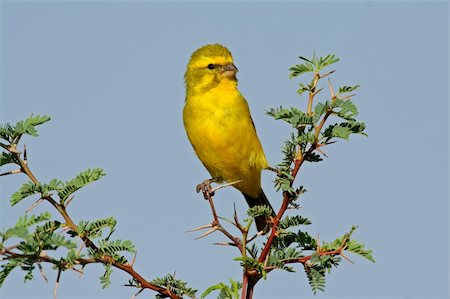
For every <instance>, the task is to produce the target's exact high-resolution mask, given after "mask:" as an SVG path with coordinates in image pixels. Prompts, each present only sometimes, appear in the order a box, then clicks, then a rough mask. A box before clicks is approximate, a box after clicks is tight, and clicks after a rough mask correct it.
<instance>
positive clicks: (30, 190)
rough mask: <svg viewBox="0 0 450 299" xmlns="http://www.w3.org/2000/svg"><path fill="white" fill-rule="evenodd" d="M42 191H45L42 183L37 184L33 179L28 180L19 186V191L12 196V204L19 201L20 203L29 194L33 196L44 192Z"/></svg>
mask: <svg viewBox="0 0 450 299" xmlns="http://www.w3.org/2000/svg"><path fill="white" fill-rule="evenodd" d="M42 191H43V188H42V186H41V185H40V184H39V185H35V184H34V183H33V182H32V181H28V182H26V183H24V184H23V185H22V186H21V187H20V188H19V191H17V192H15V193H14V194H13V195H12V196H11V200H10V202H11V206H14V205H16V204H17V203H19V202H20V201H21V200H23V199H25V198H27V197H28V196H31V195H33V194H39V193H42Z"/></svg>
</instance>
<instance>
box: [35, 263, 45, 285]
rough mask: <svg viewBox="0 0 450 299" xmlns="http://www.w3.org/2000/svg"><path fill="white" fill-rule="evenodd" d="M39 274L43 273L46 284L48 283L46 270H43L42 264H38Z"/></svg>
mask: <svg viewBox="0 0 450 299" xmlns="http://www.w3.org/2000/svg"><path fill="white" fill-rule="evenodd" d="M37 265H38V268H39V272H40V273H41V276H42V278H44V280H45V282H46V283H48V279H47V275H45V271H44V268H42V265H41V263H37Z"/></svg>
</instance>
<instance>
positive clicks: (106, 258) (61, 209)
mask: <svg viewBox="0 0 450 299" xmlns="http://www.w3.org/2000/svg"><path fill="white" fill-rule="evenodd" d="M7 150H8V151H9V152H11V153H13V154H15V156H16V159H17V162H18V164H19V166H20V169H21V171H22V172H23V173H25V174H26V175H27V176H28V178H29V179H30V180H31V181H32V182H33V183H34V184H35V185H39V181H38V179H37V178H36V177H35V175H34V174H33V172H32V171H31V170H30V168H29V167H28V163H27V161H25V160H23V159H22V158H21V156H20V152H19V151H17V150H16V149H15V148H14V147H12V146H8V147H7ZM42 199H43V200H46V201H48V202H49V203H50V204H51V205H52V206H53V207H54V208H55V209H56V210H57V211H58V212H59V213H60V215H61V216H62V217H63V218H64V221H65V225H66V226H67V227H68V228H69V229H71V230H72V231H74V232H76V231H78V227H77V225H76V224H75V222H74V221H73V220H72V218H71V217H70V216H69V214H68V213H67V211H66V207H65V206H64V205H62V204H59V203H58V202H57V201H55V200H54V199H53V198H52V196H51V195H47V196H44V197H43V198H42ZM79 237H80V238H81V239H82V240H83V242H84V244H86V246H87V247H89V248H91V249H93V250H97V249H98V248H97V246H96V245H95V244H94V242H92V240H91V239H90V238H89V237H87V236H85V235H79ZM10 254H11V255H9V257H12V256H13V255H14V256H17V254H12V253H10ZM38 260H42V261H44V262H52V260H51V259H50V258H48V257H46V256H42V257H39V258H38ZM78 262H79V264H81V265H85V264H88V263H103V264H111V265H112V266H113V267H115V268H117V269H120V270H122V271H124V272H126V273H128V274H129V275H131V276H132V277H133V278H134V279H136V280H137V281H138V282H139V283H140V284H141V285H142V287H143V288H145V289H151V290H153V291H156V292H158V293H159V294H160V295H162V296H165V297H170V298H172V299H182V298H181V297H180V296H178V295H176V294H173V293H172V292H171V291H170V290H169V289H166V288H163V287H160V286H157V285H155V284H152V283H151V282H149V281H147V280H146V279H145V278H144V277H142V276H141V275H140V274H139V273H137V272H136V271H135V270H134V269H133V268H132V267H131V266H130V265H127V264H122V263H118V262H116V261H115V260H114V259H113V258H112V257H111V256H103V257H102V258H100V259H84V260H78ZM53 264H56V265H60V263H59V262H58V263H56V261H55V262H53ZM60 272H61V268H60V270H59V272H58V280H57V284H56V286H55V294H54V295H55V296H56V292H57V288H58V284H59V276H60V275H61V273H60Z"/></svg>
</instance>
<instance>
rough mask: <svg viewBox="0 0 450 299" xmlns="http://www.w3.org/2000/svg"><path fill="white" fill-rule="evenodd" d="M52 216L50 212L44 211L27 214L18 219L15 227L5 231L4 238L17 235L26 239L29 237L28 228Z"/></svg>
mask: <svg viewBox="0 0 450 299" xmlns="http://www.w3.org/2000/svg"><path fill="white" fill-rule="evenodd" d="M50 218H51V215H50V213H48V212H44V213H41V214H39V215H38V216H36V215H31V216H28V215H27V214H25V215H24V216H22V217H20V218H19V219H18V220H17V223H16V225H15V226H14V227H11V228H8V229H7V230H6V231H5V232H4V233H2V234H1V236H2V238H3V240H4V241H5V240H7V239H9V238H12V237H17V238H21V239H26V238H28V237H29V232H28V228H29V227H30V226H32V225H35V224H37V223H39V222H42V221H47V220H49V219H50Z"/></svg>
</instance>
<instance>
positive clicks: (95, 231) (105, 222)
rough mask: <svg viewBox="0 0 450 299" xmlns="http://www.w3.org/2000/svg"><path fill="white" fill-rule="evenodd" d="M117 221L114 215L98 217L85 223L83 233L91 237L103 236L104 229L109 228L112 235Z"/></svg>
mask: <svg viewBox="0 0 450 299" xmlns="http://www.w3.org/2000/svg"><path fill="white" fill-rule="evenodd" d="M116 224H117V221H116V219H114V218H113V217H108V218H104V219H98V220H95V221H93V222H89V223H87V224H86V225H85V227H84V231H83V233H84V234H86V235H89V237H91V238H99V237H101V236H102V232H103V229H105V228H109V235H111V234H112V233H113V232H114V230H115V227H116Z"/></svg>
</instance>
